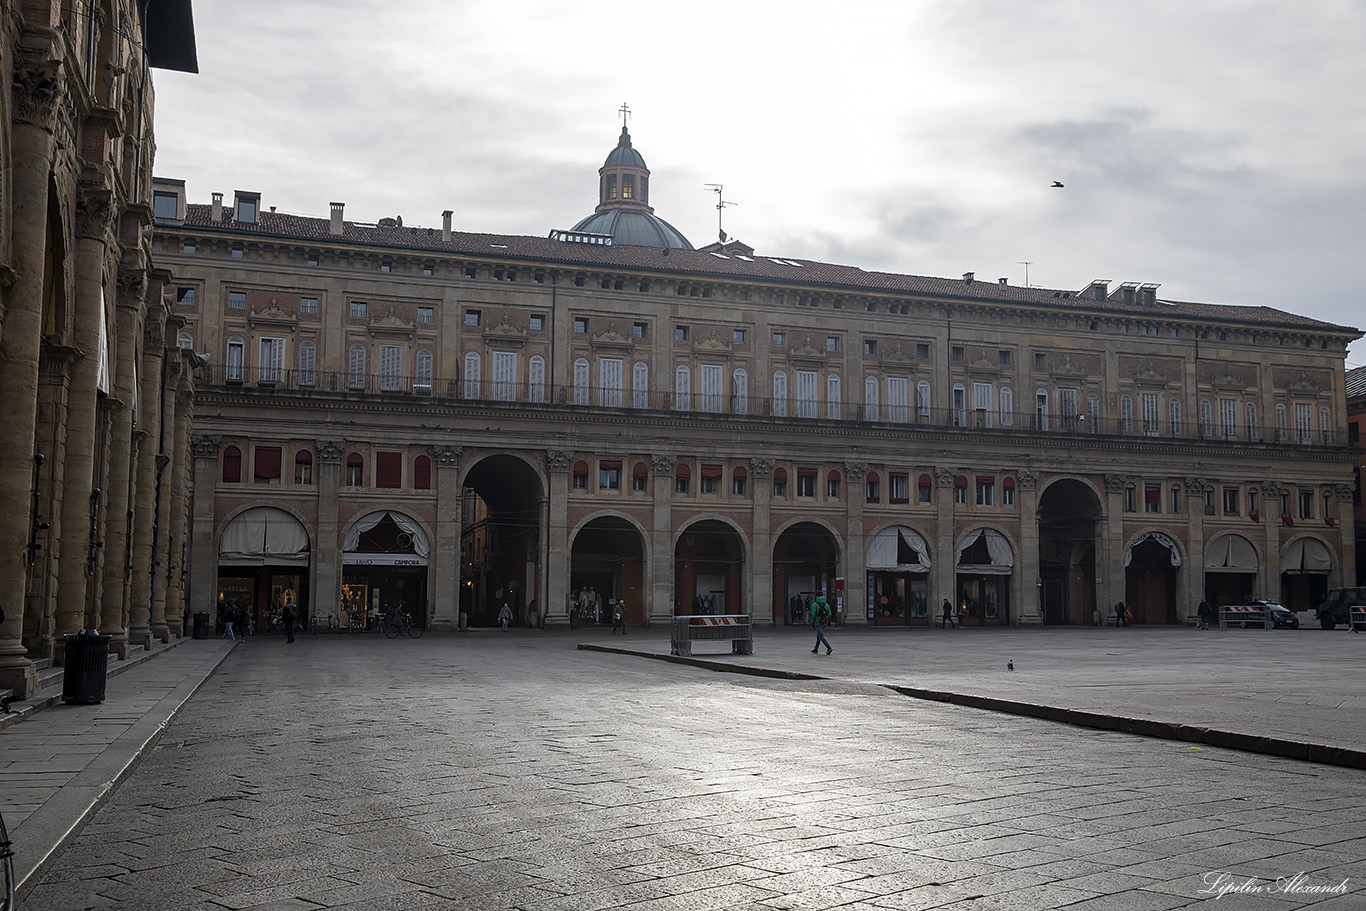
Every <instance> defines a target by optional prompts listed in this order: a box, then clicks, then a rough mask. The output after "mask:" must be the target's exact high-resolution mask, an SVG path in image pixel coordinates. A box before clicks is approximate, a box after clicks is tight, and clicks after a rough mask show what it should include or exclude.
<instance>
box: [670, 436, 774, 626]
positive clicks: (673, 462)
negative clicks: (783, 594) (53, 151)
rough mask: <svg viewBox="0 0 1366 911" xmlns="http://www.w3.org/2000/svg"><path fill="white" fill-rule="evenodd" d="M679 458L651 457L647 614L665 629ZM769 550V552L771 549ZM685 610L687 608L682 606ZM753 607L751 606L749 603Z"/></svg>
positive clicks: (672, 563) (672, 607) (671, 605)
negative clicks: (676, 474)
mask: <svg viewBox="0 0 1366 911" xmlns="http://www.w3.org/2000/svg"><path fill="white" fill-rule="evenodd" d="M677 468H678V459H676V458H675V457H673V456H668V455H652V456H650V486H651V488H652V489H651V495H652V496H653V498H654V510H653V513H652V515H651V519H652V522H651V528H650V541H649V543H648V545H647V546H648V547H649V548H650V581H649V586H650V606H649V608H648V614H647V616H648V617H649V618H650V621H651V623H650V625H651V626H660V627H663V628H665V629H668V628H669V627H670V626H671V624H672V623H673V615H674V602H675V601H676V600H677V598H678V595H677V593H676V592H675V591H674V544H673V537H674V536H673V496H674V471H675V470H676V469H677ZM770 552H771V551H770ZM684 610H685V611H686V610H687V607H686V606H685V607H684ZM750 610H751V611H752V610H753V606H752V605H751V606H750Z"/></svg>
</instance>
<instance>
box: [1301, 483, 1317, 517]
mask: <svg viewBox="0 0 1366 911" xmlns="http://www.w3.org/2000/svg"><path fill="white" fill-rule="evenodd" d="M1300 518H1301V519H1312V518H1314V492H1313V491H1312V490H1301V491H1300Z"/></svg>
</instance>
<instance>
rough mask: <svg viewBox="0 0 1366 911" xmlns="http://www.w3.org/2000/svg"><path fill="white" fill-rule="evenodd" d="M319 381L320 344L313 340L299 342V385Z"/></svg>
mask: <svg viewBox="0 0 1366 911" xmlns="http://www.w3.org/2000/svg"><path fill="white" fill-rule="evenodd" d="M317 382H318V346H317V345H316V344H314V343H313V342H311V341H307V342H300V343H299V385H300V386H313V385H315V384H316V383H317Z"/></svg>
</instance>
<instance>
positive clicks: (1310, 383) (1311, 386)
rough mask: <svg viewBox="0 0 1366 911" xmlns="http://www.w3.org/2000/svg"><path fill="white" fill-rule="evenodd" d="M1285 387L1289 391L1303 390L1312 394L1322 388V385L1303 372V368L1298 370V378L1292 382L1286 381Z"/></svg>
mask: <svg viewBox="0 0 1366 911" xmlns="http://www.w3.org/2000/svg"><path fill="white" fill-rule="evenodd" d="M1285 388H1286V389H1288V390H1290V391H1291V392H1305V393H1314V394H1317V393H1319V392H1320V391H1322V389H1323V387H1322V386H1320V385H1319V382H1318V380H1316V379H1312V378H1311V377H1309V376H1308V375H1307V374H1305V372H1304V371H1303V370H1301V371H1300V378H1299V379H1297V380H1295V381H1294V382H1293V383H1287V384H1286V387H1285Z"/></svg>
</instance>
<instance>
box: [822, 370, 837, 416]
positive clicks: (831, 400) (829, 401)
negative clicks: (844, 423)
mask: <svg viewBox="0 0 1366 911" xmlns="http://www.w3.org/2000/svg"><path fill="white" fill-rule="evenodd" d="M840 397H841V396H840V378H839V374H837V373H832V374H830V375H829V376H827V377H826V378H825V416H826V417H827V418H828V419H830V420H832V421H838V420H839V419H840Z"/></svg>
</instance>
